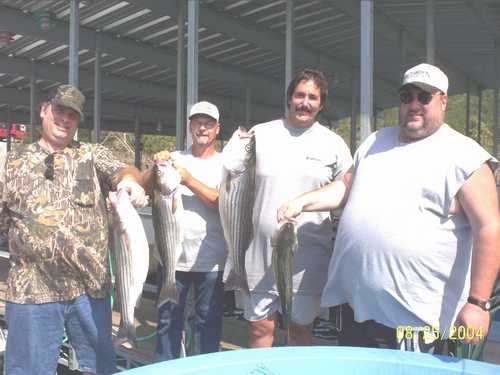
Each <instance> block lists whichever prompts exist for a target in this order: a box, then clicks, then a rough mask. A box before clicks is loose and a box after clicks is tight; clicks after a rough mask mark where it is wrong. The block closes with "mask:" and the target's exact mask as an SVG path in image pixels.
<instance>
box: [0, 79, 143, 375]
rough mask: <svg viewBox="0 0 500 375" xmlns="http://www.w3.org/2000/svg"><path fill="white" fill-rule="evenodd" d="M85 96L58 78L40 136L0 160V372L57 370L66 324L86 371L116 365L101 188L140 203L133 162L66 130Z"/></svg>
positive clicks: (80, 114) (110, 368)
mask: <svg viewBox="0 0 500 375" xmlns="http://www.w3.org/2000/svg"><path fill="white" fill-rule="evenodd" d="M84 102H85V98H84V96H83V94H82V93H81V92H80V91H79V90H78V89H77V88H76V87H74V86H71V85H61V86H59V87H58V88H57V89H56V91H55V93H54V94H52V95H51V96H50V99H49V100H48V101H47V102H45V103H43V104H42V106H41V110H40V117H41V119H42V136H41V138H40V140H39V141H38V142H35V143H33V144H29V145H22V146H20V147H18V148H16V150H14V151H11V152H9V153H8V154H7V156H6V161H5V163H4V164H2V166H1V169H0V171H1V173H0V175H1V178H0V189H1V191H2V194H3V195H2V197H3V202H2V206H1V211H0V231H8V237H9V248H10V271H9V276H8V280H7V293H6V301H7V304H6V319H7V324H8V329H9V335H8V339H7V347H6V356H5V368H6V374H5V375H17V374H22V375H31V374H33V375H34V374H54V373H55V371H56V366H57V360H58V355H59V348H60V345H61V341H62V337H63V335H64V330H65V331H66V334H67V335H68V337H69V339H70V342H71V343H72V346H73V347H74V349H75V352H76V356H77V359H78V362H79V365H80V370H81V371H83V372H84V373H88V374H110V373H113V372H115V371H116V360H115V354H114V350H113V347H112V343H111V308H110V303H109V298H107V297H108V296H109V291H110V287H111V282H110V275H109V272H108V257H107V251H108V250H107V239H108V233H107V217H106V206H105V194H106V191H107V190H109V189H125V190H127V191H128V193H129V195H130V198H131V201H132V203H133V204H134V205H135V206H141V205H143V204H144V190H143V189H142V187H141V186H140V185H139V184H138V183H137V182H138V181H139V179H140V174H139V171H138V170H137V169H136V168H134V167H131V166H127V165H125V164H123V163H122V162H120V161H118V160H117V159H115V158H114V157H113V155H112V154H111V152H110V151H109V150H108V149H106V148H105V147H104V146H102V145H99V144H86V143H79V142H77V141H75V140H73V137H74V134H75V132H76V129H77V126H78V123H79V122H80V121H81V120H82V118H83V105H84Z"/></svg>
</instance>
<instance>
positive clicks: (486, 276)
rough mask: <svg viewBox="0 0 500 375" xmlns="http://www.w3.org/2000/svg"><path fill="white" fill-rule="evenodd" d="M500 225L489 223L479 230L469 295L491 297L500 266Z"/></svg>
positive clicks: (483, 297) (482, 298)
mask: <svg viewBox="0 0 500 375" xmlns="http://www.w3.org/2000/svg"><path fill="white" fill-rule="evenodd" d="M499 244H500V225H499V224H498V223H497V222H493V223H491V224H488V225H486V226H484V227H482V228H480V229H479V230H478V233H477V236H476V239H475V241H474V251H473V255H472V271H471V287H470V292H469V295H471V296H472V297H475V298H477V299H481V300H485V299H488V298H490V296H491V292H492V290H493V286H494V284H495V281H496V279H497V277H498V272H499V268H500V248H499Z"/></svg>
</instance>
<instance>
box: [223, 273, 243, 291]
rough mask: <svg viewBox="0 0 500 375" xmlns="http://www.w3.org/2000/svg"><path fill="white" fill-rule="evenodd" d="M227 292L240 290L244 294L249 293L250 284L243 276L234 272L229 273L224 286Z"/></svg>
mask: <svg viewBox="0 0 500 375" xmlns="http://www.w3.org/2000/svg"><path fill="white" fill-rule="evenodd" d="M224 289H225V290H240V291H242V292H246V293H247V294H248V293H249V290H248V284H247V282H246V278H245V277H244V276H243V275H239V274H237V273H236V272H234V270H231V271H230V272H229V275H227V279H226V282H225V284H224Z"/></svg>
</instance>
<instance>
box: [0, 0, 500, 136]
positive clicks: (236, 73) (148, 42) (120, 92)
mask: <svg viewBox="0 0 500 375" xmlns="http://www.w3.org/2000/svg"><path fill="white" fill-rule="evenodd" d="M178 4H179V2H177V1H154V0H144V1H141V0H127V1H120V0H81V1H80V3H79V5H80V25H81V30H80V50H79V64H80V76H81V78H80V86H81V88H82V90H83V91H84V93H85V94H86V95H87V96H88V98H89V99H90V98H91V97H92V95H93V93H92V89H93V78H92V77H93V69H94V60H95V51H94V49H95V38H96V35H98V34H99V35H101V40H102V42H101V43H102V57H101V60H102V65H101V66H102V76H103V100H104V101H107V100H109V101H112V102H113V103H115V102H116V103H118V104H121V105H122V106H123V107H124V108H126V107H127V106H136V105H138V104H143V105H144V108H142V109H140V113H141V116H143V117H144V121H151V122H153V120H154V122H156V121H157V119H152V118H151V116H150V114H151V113H155V114H156V113H160V114H162V113H163V114H164V116H165V121H166V123H167V124H168V125H167V127H166V129H172V128H173V119H174V116H175V113H172V111H171V110H170V111H168V113H167V111H165V108H166V107H168V108H174V107H175V85H176V81H177V77H176V53H177V51H176V49H177V17H178V16H177V9H178ZM374 7H375V11H374V13H375V36H374V43H375V50H374V59H375V67H374V72H375V76H374V88H375V95H374V103H375V106H376V107H377V108H384V107H387V106H392V105H395V104H396V90H397V87H398V82H399V77H400V74H401V72H402V71H403V69H404V68H406V67H408V66H410V65H413V64H416V63H418V62H421V61H423V60H425V45H424V41H425V0H377V1H374ZM359 8H360V6H359V2H358V1H352V0H310V1H297V0H296V1H295V2H294V39H295V46H294V47H295V54H294V63H295V67H296V69H299V68H302V67H306V66H309V67H319V68H321V69H322V70H324V71H325V73H326V74H327V76H328V77H329V79H330V83H331V90H330V91H331V93H332V98H331V100H330V102H331V103H333V105H330V106H328V111H327V113H326V115H327V117H328V118H329V119H328V121H330V120H334V119H336V118H339V117H343V116H346V115H349V113H350V110H351V103H350V101H351V96H352V93H351V89H352V82H351V80H352V78H353V76H356V75H357V74H359V73H358V71H359V65H360V61H359V59H360V52H359V48H360V15H359ZM69 11H70V8H69V1H67V0H41V1H40V0H39V1H20V0H0V30H7V31H9V32H11V33H12V34H11V36H12V41H11V42H10V43H8V44H7V45H5V46H3V47H0V108H5V107H6V106H10V107H11V108H12V109H13V111H14V112H16V109H20V108H21V109H23V110H24V111H26V109H27V108H28V103H29V91H28V90H29V82H30V74H31V73H30V70H29V68H30V66H31V61H35V66H36V78H37V85H38V88H39V89H40V90H41V91H42V92H43V91H44V90H46V89H48V88H50V87H53V86H54V85H56V84H58V83H59V82H64V81H65V80H66V77H67V64H68V53H69V46H68V44H69V38H68V22H69ZM285 11H286V0H267V1H264V0H253V1H250V0H206V1H200V28H199V53H200V62H199V63H200V69H199V71H200V76H199V90H200V94H199V96H200V97H201V98H204V99H208V100H212V101H214V102H215V103H216V104H218V105H219V106H220V107H221V112H222V114H223V117H225V118H232V119H235V121H236V122H239V121H242V119H243V118H244V117H245V114H244V110H243V109H244V108H245V92H246V88H247V87H250V88H251V89H252V103H253V111H252V121H253V122H257V121H264V120H268V119H270V118H273V117H277V116H279V115H280V114H282V113H283V102H284V98H283V95H284V91H285V87H284V86H285V83H284V69H285V58H284V53H285V42H284V40H285ZM40 12H48V13H49V14H50V16H51V18H52V20H53V29H51V30H47V31H43V30H41V29H40V28H39V27H38V24H37V22H38V23H39V17H40ZM434 18H435V35H436V54H437V64H438V65H440V66H442V67H443V69H444V70H445V71H446V72H447V73H448V74H449V76H450V79H451V87H450V92H451V93H458V92H463V91H464V89H465V87H466V82H467V80H468V81H469V82H470V83H471V84H472V86H481V87H483V88H487V87H491V85H492V83H493V82H494V79H493V78H492V77H493V73H494V71H493V55H494V43H495V40H497V39H498V37H499V35H500V33H499V26H500V4H499V2H498V1H493V0H481V1H473V0H436V1H435V13H434ZM402 40H404V41H405V42H404V45H403V44H402V42H401V41H402ZM402 51H406V53H405V54H403V52H402ZM11 90H17V91H21V92H22V93H23V94H25V96H26V101H25V103H24V105H19V103H18V102H16V103H13V102H12V100H11V97H12V96H11V95H9V93H12V92H13V91H11ZM89 102H91V100H89ZM116 108H118V109H120V108H122V107H120V106H116ZM103 109H104V110H105V109H106V108H104V107H103ZM230 111H233V113H231V114H229V112H230ZM106 116H108V117H109V118H111V119H112V118H113V116H114V117H115V118H121V119H122V120H123V116H121V115H120V113H116V114H115V113H111V112H109V111H108V112H107V113H106ZM130 121H133V118H130Z"/></svg>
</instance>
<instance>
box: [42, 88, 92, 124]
mask: <svg viewBox="0 0 500 375" xmlns="http://www.w3.org/2000/svg"><path fill="white" fill-rule="evenodd" d="M50 102H51V103H53V104H56V105H62V106H63V107H68V108H71V109H73V110H75V111H76V112H78V114H79V115H80V119H81V120H83V106H84V105H85V96H84V95H83V94H82V92H81V91H80V90H78V88H76V87H75V86H73V85H61V86H59V87H58V88H57V91H56V93H55V95H54V97H53V98H52V99H51V101H50Z"/></svg>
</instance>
